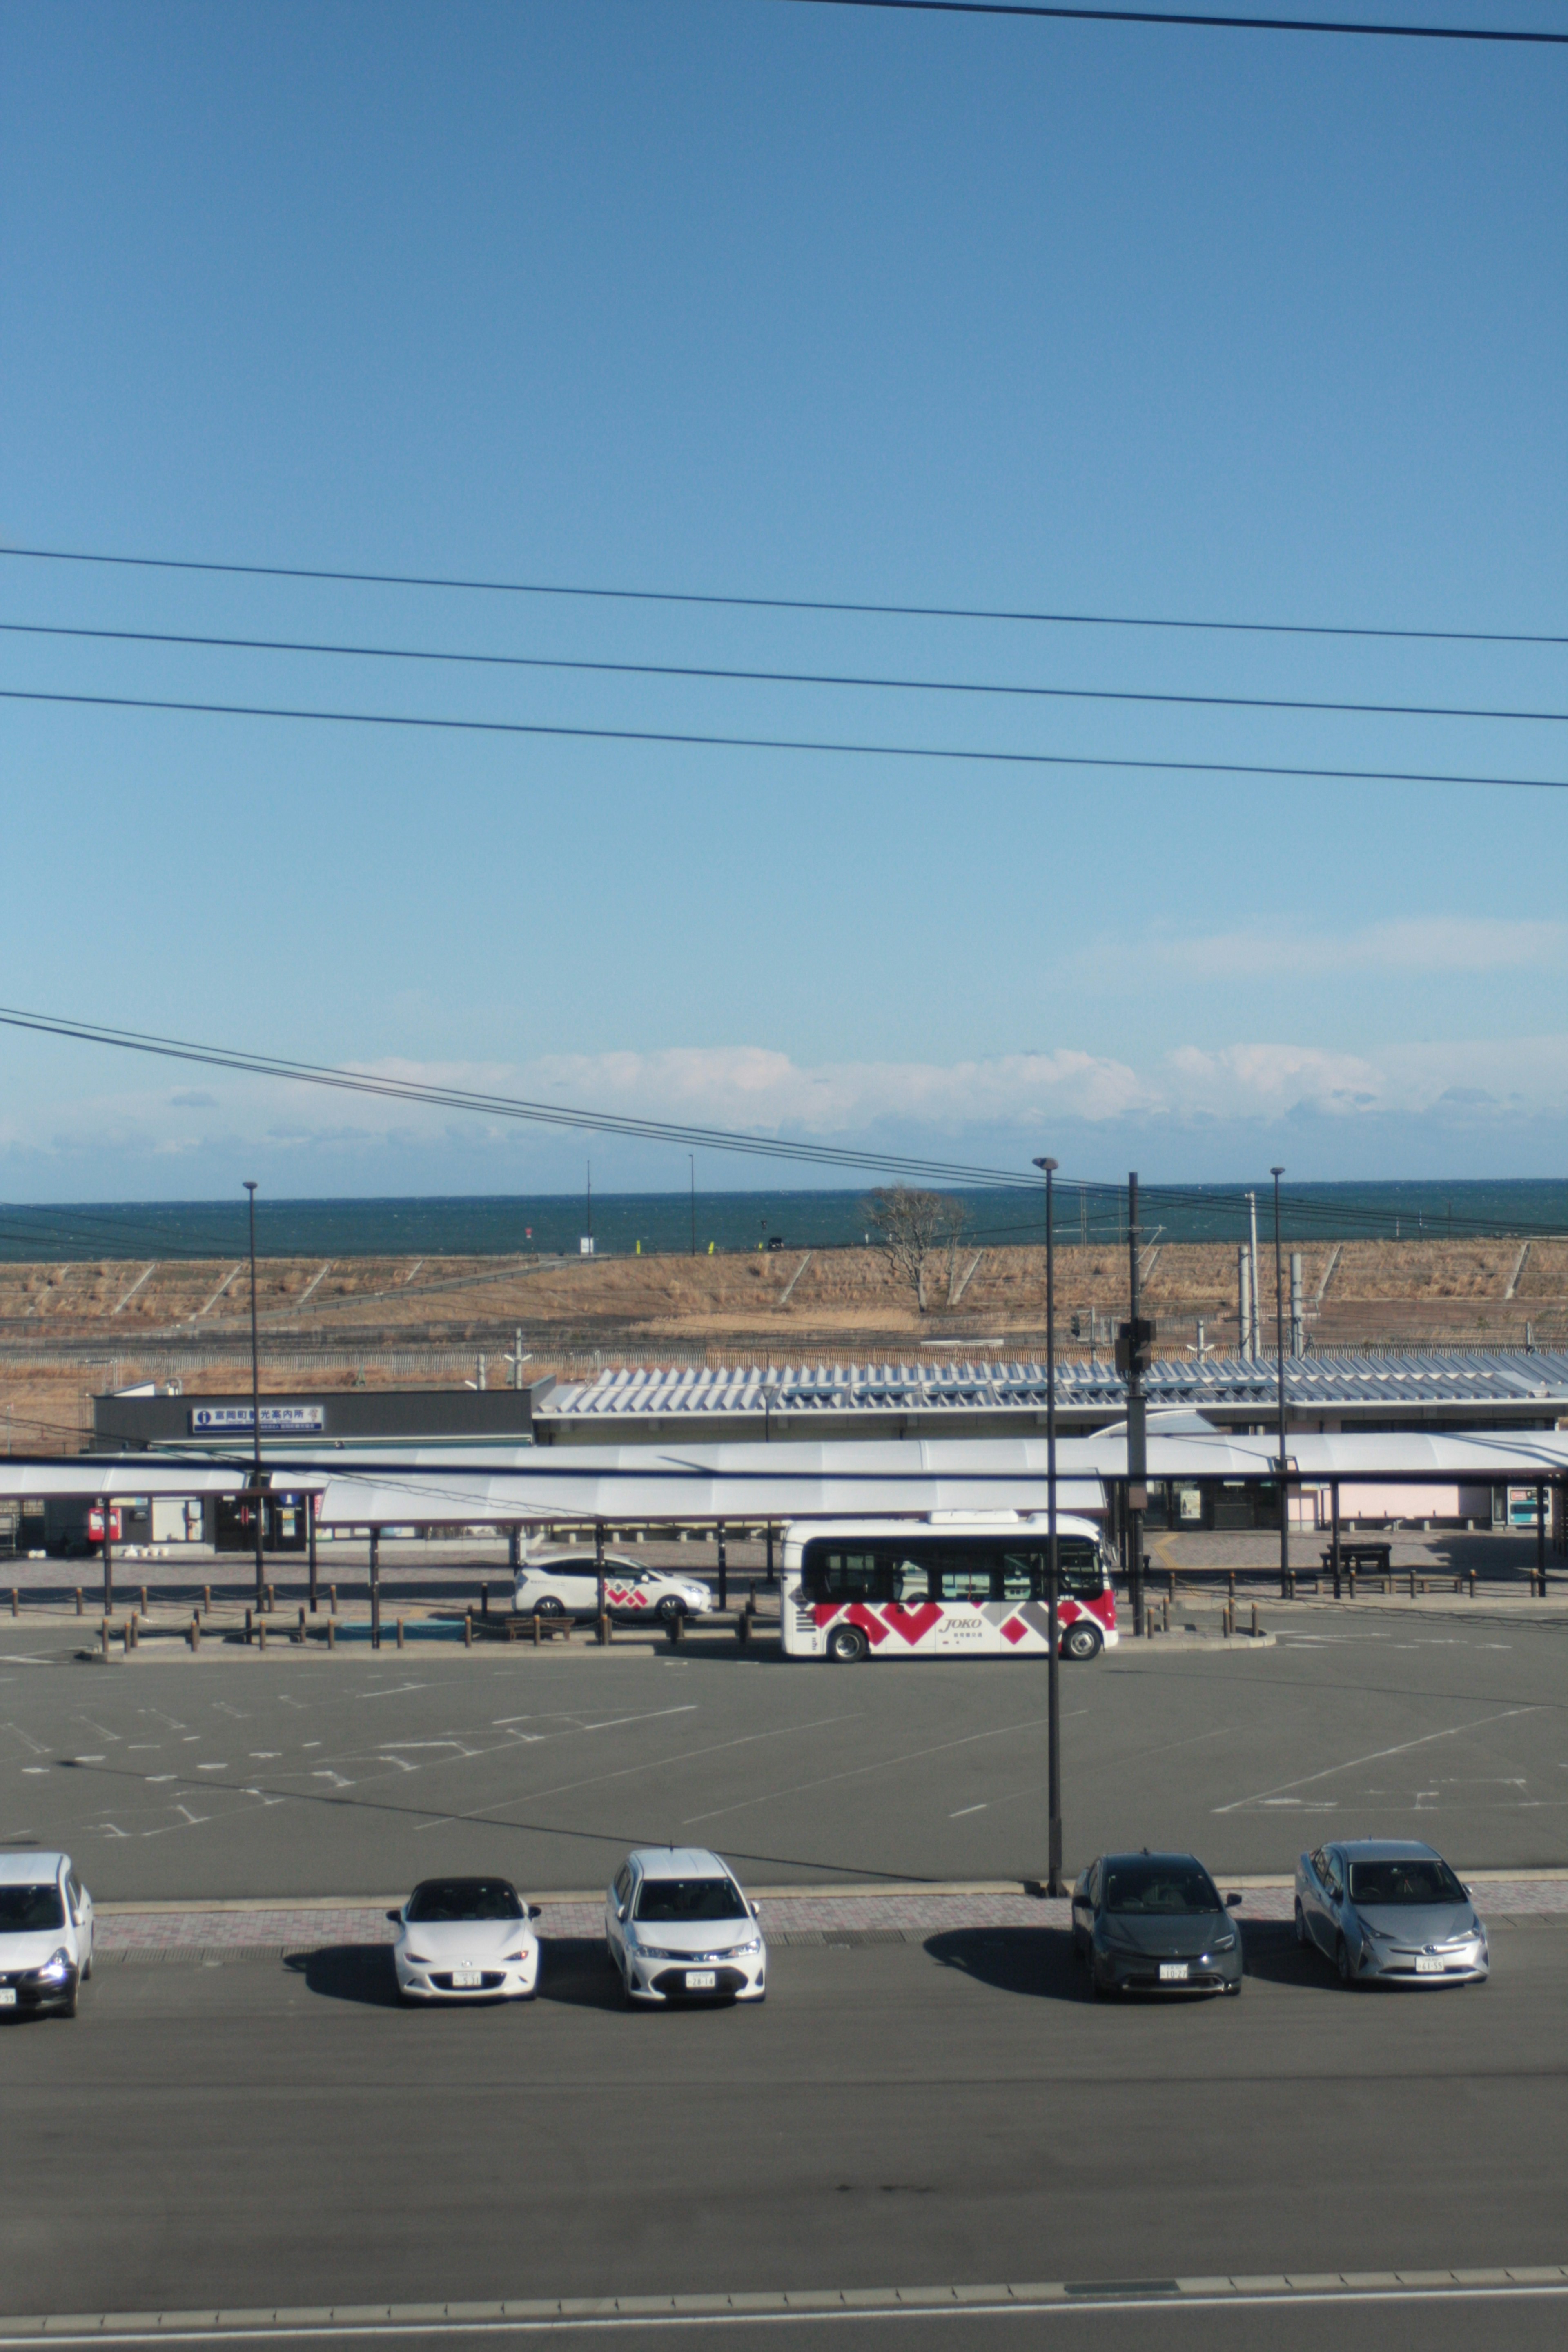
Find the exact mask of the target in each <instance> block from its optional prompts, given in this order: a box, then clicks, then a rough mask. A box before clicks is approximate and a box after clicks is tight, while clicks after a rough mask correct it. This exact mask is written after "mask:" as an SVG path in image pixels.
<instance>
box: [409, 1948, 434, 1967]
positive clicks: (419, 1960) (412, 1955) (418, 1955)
mask: <svg viewBox="0 0 1568 2352" xmlns="http://www.w3.org/2000/svg"><path fill="white" fill-rule="evenodd" d="M403 1957H404V1958H405V1960H406V1961H407V1963H408V1965H409V1967H410V1968H411V1969H427V1968H428V1967H429V1965H430V1963H429V1961H428V1960H427V1959H426V1957H425V1955H424V1953H423V1952H405V1953H404V1955H403Z"/></svg>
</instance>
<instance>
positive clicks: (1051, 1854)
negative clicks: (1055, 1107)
mask: <svg viewBox="0 0 1568 2352" xmlns="http://www.w3.org/2000/svg"><path fill="white" fill-rule="evenodd" d="M1035 1165H1036V1167H1037V1169H1038V1170H1039V1171H1040V1173H1041V1174H1042V1176H1044V1178H1045V1180H1046V1609H1047V1630H1046V1640H1047V1647H1048V1655H1047V1661H1046V1759H1047V1760H1046V1814H1047V1829H1046V1839H1047V1843H1046V1893H1047V1895H1059V1894H1060V1893H1061V1892H1062V1732H1061V1709H1060V1706H1058V1697H1059V1688H1058V1685H1059V1681H1060V1672H1061V1660H1060V1654H1059V1653H1060V1644H1061V1627H1060V1625H1059V1623H1058V1601H1059V1599H1060V1593H1061V1575H1060V1565H1061V1563H1060V1554H1059V1550H1058V1542H1057V1282H1056V1274H1057V1252H1056V1217H1055V1213H1054V1201H1053V1193H1052V1182H1051V1180H1052V1178H1053V1177H1054V1176H1055V1175H1056V1172H1057V1166H1058V1163H1057V1161H1056V1160H1036V1162H1035Z"/></svg>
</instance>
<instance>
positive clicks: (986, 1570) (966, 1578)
mask: <svg viewBox="0 0 1568 2352" xmlns="http://www.w3.org/2000/svg"><path fill="white" fill-rule="evenodd" d="M940 1581H941V1585H942V1591H941V1593H940V1595H939V1598H940V1599H941V1600H943V1601H989V1600H990V1598H991V1566H990V1562H989V1561H988V1560H983V1559H975V1560H969V1561H961V1562H955V1563H952V1564H951V1565H949V1564H944V1565H943V1567H942V1573H941V1579H940Z"/></svg>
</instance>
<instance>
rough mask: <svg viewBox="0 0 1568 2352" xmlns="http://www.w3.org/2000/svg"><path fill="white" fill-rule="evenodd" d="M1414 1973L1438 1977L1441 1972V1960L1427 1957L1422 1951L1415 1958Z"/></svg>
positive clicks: (1421, 1975)
mask: <svg viewBox="0 0 1568 2352" xmlns="http://www.w3.org/2000/svg"><path fill="white" fill-rule="evenodd" d="M1415 1973H1416V1975H1417V1976H1418V1977H1440V1976H1441V1975H1442V1973H1443V1963H1442V1961H1441V1960H1432V1959H1428V1958H1426V1954H1425V1953H1422V1954H1420V1955H1418V1957H1417V1958H1416V1962H1415Z"/></svg>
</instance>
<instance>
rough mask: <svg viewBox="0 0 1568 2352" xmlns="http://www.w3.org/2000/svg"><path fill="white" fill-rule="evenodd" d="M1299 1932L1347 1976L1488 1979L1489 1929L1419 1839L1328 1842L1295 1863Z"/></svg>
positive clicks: (1388, 1980) (1346, 1979) (1360, 1980)
mask: <svg viewBox="0 0 1568 2352" xmlns="http://www.w3.org/2000/svg"><path fill="white" fill-rule="evenodd" d="M1296 1940H1297V1942H1298V1943H1299V1944H1303V1945H1316V1947H1317V1948H1318V1949H1319V1951H1321V1953H1323V1954H1324V1956H1325V1957H1326V1958H1329V1959H1331V1960H1332V1962H1333V1964H1334V1966H1335V1967H1336V1968H1337V1969H1338V1970H1339V1972H1340V1981H1341V1983H1342V1984H1346V1985H1358V1984H1409V1985H1427V1984H1485V1982H1486V1980H1487V1978H1488V1976H1489V1973H1490V1969H1491V1959H1490V1956H1489V1953H1488V1950H1487V1931H1486V1928H1485V1927H1483V1926H1482V1924H1481V1921H1480V1919H1479V1917H1478V1916H1477V1913H1476V1908H1475V1906H1474V1904H1473V1903H1472V1902H1471V1901H1470V1897H1469V1893H1468V1889H1467V1888H1466V1887H1464V1886H1461V1885H1460V1884H1459V1881H1458V1879H1457V1878H1456V1877H1455V1875H1454V1874H1453V1872H1452V1871H1451V1870H1450V1869H1449V1867H1448V1865H1447V1863H1446V1862H1445V1861H1444V1859H1443V1857H1442V1855H1441V1854H1440V1853H1436V1852H1435V1851H1434V1849H1433V1848H1432V1847H1431V1846H1429V1845H1422V1844H1420V1843H1418V1841H1417V1840H1415V1838H1355V1839H1352V1840H1350V1841H1349V1842H1347V1843H1339V1844H1335V1845H1321V1846H1319V1847H1318V1848H1317V1850H1316V1852H1315V1853H1304V1854H1302V1856H1301V1857H1300V1861H1299V1862H1298V1863H1297V1864H1296Z"/></svg>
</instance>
